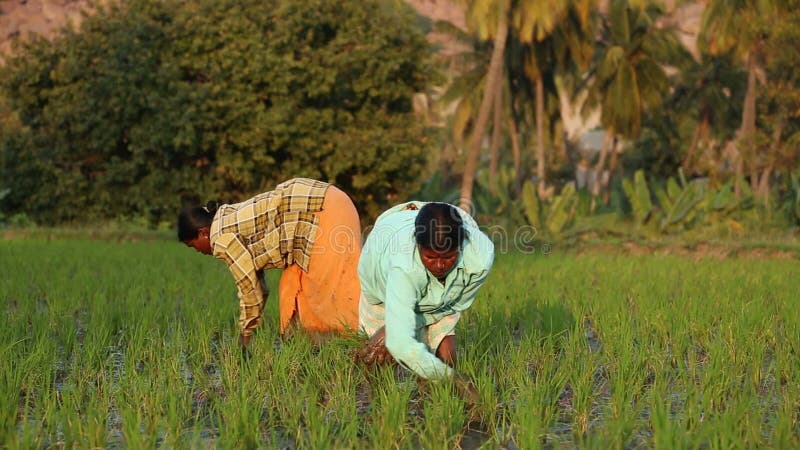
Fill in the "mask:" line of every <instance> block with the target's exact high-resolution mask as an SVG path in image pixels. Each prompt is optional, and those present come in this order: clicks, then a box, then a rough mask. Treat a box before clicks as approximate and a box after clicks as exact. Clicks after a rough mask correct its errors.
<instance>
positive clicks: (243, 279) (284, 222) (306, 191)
mask: <svg viewBox="0 0 800 450" xmlns="http://www.w3.org/2000/svg"><path fill="white" fill-rule="evenodd" d="M328 186H329V184H328V183H324V182H322V181H316V180H311V179H308V178H294V179H291V180H288V181H285V182H283V183H281V184H279V185H278V186H276V187H275V190H272V191H269V192H265V193H263V194H259V195H256V196H255V197H253V198H251V199H249V200H246V201H243V202H241V203H235V204H230V205H222V206H220V207H219V209H218V210H217V213H216V215H215V216H214V221H213V222H212V223H211V232H210V240H211V248H212V250H213V254H214V256H215V257H216V258H218V259H221V260H223V261H225V262H226V263H227V264H228V268H229V269H230V271H231V274H232V275H233V278H234V279H235V280H236V287H237V289H238V291H239V327H240V329H241V331H242V334H243V335H248V336H249V335H251V334H252V333H253V329H255V328H256V327H257V326H258V325H260V324H261V312H262V310H263V309H264V299H265V298H266V297H267V293H268V292H269V291H268V289H267V286H266V283H265V281H263V280H262V277H263V271H264V270H265V269H281V268H285V267H288V266H290V265H291V264H297V265H298V266H300V268H301V269H303V270H304V271H308V262H309V258H310V256H311V255H310V254H311V249H312V248H313V245H314V238H315V237H316V234H317V229H318V225H317V215H316V214H314V213H315V212H317V211H321V210H322V202H323V200H324V199H325V192H326V191H327V189H328Z"/></svg>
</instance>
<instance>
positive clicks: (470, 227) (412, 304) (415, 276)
mask: <svg viewBox="0 0 800 450" xmlns="http://www.w3.org/2000/svg"><path fill="white" fill-rule="evenodd" d="M410 203H414V204H415V205H416V206H417V208H421V207H422V206H423V205H424V203H421V202H410ZM407 206H408V203H405V204H402V205H397V206H395V207H393V208H391V209H389V210H387V211H386V212H384V213H383V214H381V216H380V217H378V220H377V221H376V222H375V227H374V228H373V230H372V231H371V233H370V234H369V236H368V237H367V240H366V242H365V243H364V247H363V249H362V251H361V259H360V260H359V264H358V276H359V279H360V281H361V290H362V293H363V294H364V297H365V299H366V300H367V301H368V302H369V303H371V304H375V305H377V304H381V303H383V304H384V306H385V308H386V309H385V311H386V313H385V327H386V348H387V349H388V350H389V352H390V353H391V354H392V356H393V357H394V358H395V359H396V360H398V361H399V362H401V363H403V364H404V365H405V366H406V367H408V368H409V369H411V370H412V371H414V372H415V373H417V374H418V375H419V376H421V377H423V378H442V377H447V376H450V375H451V374H452V370H451V369H450V367H449V366H448V365H447V364H445V363H444V362H443V361H442V360H440V359H439V358H437V357H436V355H435V354H434V353H435V351H436V349H429V348H428V347H427V345H425V344H423V343H422V342H419V341H418V340H417V339H416V330H417V329H418V328H421V327H425V326H428V325H430V324H432V323H435V322H437V321H439V320H440V319H441V318H443V317H445V316H447V315H449V314H453V313H454V312H456V311H459V312H460V311H464V310H466V309H467V308H469V307H470V305H472V302H473V300H475V295H476V294H477V292H478V288H480V286H481V285H482V284H483V283H484V282H485V281H486V277H487V276H488V275H489V270H490V269H491V267H492V262H493V261H494V245H493V244H492V241H491V240H489V238H488V237H487V236H486V235H485V234H484V233H483V232H482V231H480V229H478V225H477V223H475V221H474V220H473V219H472V217H470V216H469V214H467V213H466V212H465V211H463V210H461V209H458V211H459V213H460V214H461V217H462V218H463V223H464V228H465V229H466V230H467V237H466V239H465V240H464V244H463V246H462V249H461V252H460V254H459V259H458V262H457V263H456V265H455V267H454V268H453V270H451V271H450V273H449V274H448V275H447V278H446V279H445V283H444V285H442V283H440V282H439V281H438V280H437V279H436V278H435V277H434V276H433V275H431V274H430V273H429V272H428V270H427V269H425V266H423V265H422V261H421V260H420V256H419V250H418V249H417V245H416V241H415V238H414V220H415V219H416V217H417V213H418V212H419V211H418V210H406V209H405V208H406V207H407Z"/></svg>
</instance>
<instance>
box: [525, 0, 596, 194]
mask: <svg viewBox="0 0 800 450" xmlns="http://www.w3.org/2000/svg"><path fill="white" fill-rule="evenodd" d="M595 7H596V0H554V1H551V2H540V1H523V2H521V3H520V4H519V7H518V8H517V9H515V10H514V14H515V15H514V29H515V31H516V33H517V34H518V35H519V40H520V42H521V43H522V44H523V45H525V46H526V49H527V51H526V52H525V53H526V55H525V58H524V73H525V75H527V77H528V79H529V80H531V82H532V83H533V85H534V93H533V98H534V102H535V105H536V106H535V114H534V117H535V121H536V175H537V178H538V186H537V188H538V189H537V190H538V194H539V197H540V198H543V199H544V198H547V197H549V196H550V195H551V194H552V191H553V190H552V188H548V187H547V175H546V161H547V158H546V155H545V130H544V128H545V122H546V121H547V118H548V115H547V114H546V112H545V105H546V103H547V98H546V97H547V93H548V92H549V93H552V94H553V96H554V97H555V104H556V105H558V91H557V88H556V86H555V79H556V77H558V76H564V75H566V76H569V75H570V74H571V73H575V72H576V71H580V70H585V68H586V65H587V64H588V62H589V60H590V57H591V42H592V39H593V36H592V34H593V32H594V26H593V20H592V19H593V11H594V10H595ZM546 85H547V87H548V88H547V89H546V87H545V86H546ZM557 113H558V111H556V116H558V114H557ZM551 128H552V127H551ZM551 136H552V133H551Z"/></svg>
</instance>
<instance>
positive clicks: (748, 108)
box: [734, 46, 756, 198]
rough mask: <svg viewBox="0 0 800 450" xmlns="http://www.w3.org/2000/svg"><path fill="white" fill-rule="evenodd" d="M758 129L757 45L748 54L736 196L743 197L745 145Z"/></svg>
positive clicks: (738, 144) (737, 163)
mask: <svg viewBox="0 0 800 450" xmlns="http://www.w3.org/2000/svg"><path fill="white" fill-rule="evenodd" d="M755 131H756V49H755V46H754V48H752V49H751V50H750V54H749V55H748V56H747V91H746V92H745V95H744V107H743V108H742V125H741V127H740V128H739V136H738V139H737V142H736V148H737V150H738V156H737V158H738V160H737V161H736V180H735V185H734V186H735V192H736V197H738V198H741V196H742V187H741V182H742V180H744V160H745V150H746V149H745V145H748V146H749V145H752V144H753V142H752V137H753V135H754V134H755Z"/></svg>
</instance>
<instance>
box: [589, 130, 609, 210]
mask: <svg viewBox="0 0 800 450" xmlns="http://www.w3.org/2000/svg"><path fill="white" fill-rule="evenodd" d="M612 139H614V132H613V131H612V130H610V129H609V130H606V137H605V139H603V148H601V149H600V157H599V158H598V159H597V164H595V166H594V183H592V204H591V210H592V212H594V210H595V206H596V201H597V197H598V196H599V195H600V187H601V183H602V182H603V180H602V178H603V170H604V169H605V166H606V156H607V155H608V148H609V147H610V146H611V140H612Z"/></svg>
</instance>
